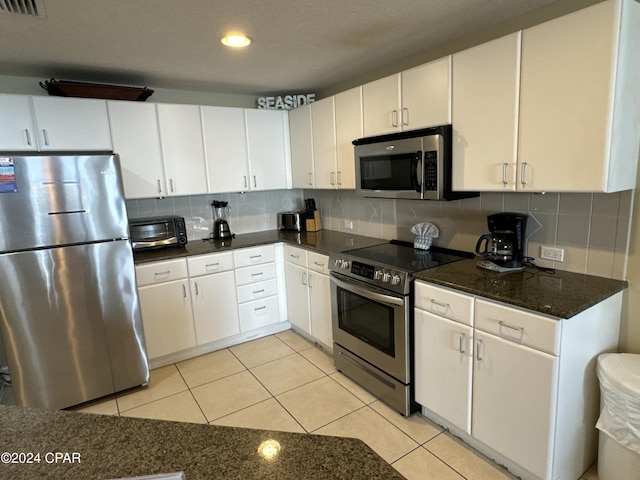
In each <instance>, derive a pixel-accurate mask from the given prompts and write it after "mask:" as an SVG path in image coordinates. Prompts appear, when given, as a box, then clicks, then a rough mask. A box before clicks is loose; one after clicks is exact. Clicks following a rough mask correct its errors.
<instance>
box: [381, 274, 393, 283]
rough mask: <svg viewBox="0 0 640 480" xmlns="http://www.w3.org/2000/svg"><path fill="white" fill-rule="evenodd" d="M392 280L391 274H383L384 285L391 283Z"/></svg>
mask: <svg viewBox="0 0 640 480" xmlns="http://www.w3.org/2000/svg"><path fill="white" fill-rule="evenodd" d="M390 280H391V274H390V273H389V272H384V273H383V274H382V283H389V281H390Z"/></svg>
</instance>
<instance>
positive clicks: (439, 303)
mask: <svg viewBox="0 0 640 480" xmlns="http://www.w3.org/2000/svg"><path fill="white" fill-rule="evenodd" d="M431 306H432V307H433V306H436V307H440V308H441V309H444V310H445V311H447V310H449V307H450V306H451V305H449V304H448V303H441V302H438V301H436V300H434V299H433V298H432V299H431Z"/></svg>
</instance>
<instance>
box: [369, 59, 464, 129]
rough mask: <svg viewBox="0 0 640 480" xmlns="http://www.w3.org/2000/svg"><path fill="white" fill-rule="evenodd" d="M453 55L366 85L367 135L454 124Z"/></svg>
mask: <svg viewBox="0 0 640 480" xmlns="http://www.w3.org/2000/svg"><path fill="white" fill-rule="evenodd" d="M450 72H451V57H450V56H447V57H443V58H440V59H438V60H435V61H433V62H429V63H426V64H424V65H420V66H418V67H415V68H412V69H410V70H405V71H404V72H402V73H397V74H394V75H389V76H388V77H384V78H381V79H379V80H375V81H373V82H370V83H367V84H365V85H363V87H362V89H363V90H362V98H363V111H364V135H365V136H367V137H370V136H374V135H382V134H386V133H393V132H399V131H403V130H415V129H419V128H425V127H433V126H436V125H444V124H449V123H451V75H450Z"/></svg>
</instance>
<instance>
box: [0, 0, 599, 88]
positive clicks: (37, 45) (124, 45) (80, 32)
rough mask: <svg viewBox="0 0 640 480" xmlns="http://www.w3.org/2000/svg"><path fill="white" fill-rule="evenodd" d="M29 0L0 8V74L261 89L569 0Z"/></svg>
mask: <svg viewBox="0 0 640 480" xmlns="http://www.w3.org/2000/svg"><path fill="white" fill-rule="evenodd" d="M4 1H9V2H10V1H17V0H4ZM38 1H42V2H43V3H44V11H45V17H44V18H34V17H30V16H26V15H19V14H14V13H0V36H1V37H2V42H1V45H2V48H1V49H0V75H15V76H28V77H41V78H42V80H45V79H49V78H56V79H64V80H78V81H95V82H105V83H119V84H128V85H137V86H149V87H152V88H154V87H155V88H177V89H184V90H199V91H212V92H221V93H239V94H247V95H256V94H258V95H266V94H277V93H283V92H286V93H312V92H318V91H322V90H330V89H331V88H332V87H335V86H337V85H341V84H348V83H349V82H352V83H354V85H357V84H359V83H364V82H362V79H365V78H366V77H367V75H369V76H370V75H371V72H375V71H380V72H384V71H385V68H386V69H387V70H388V69H389V68H391V67H392V66H394V65H396V64H399V62H400V61H401V60H405V61H406V59H411V58H418V57H419V56H420V54H421V53H424V52H427V51H429V50H430V49H434V48H437V47H442V45H446V44H451V42H454V41H455V40H456V39H460V38H463V37H466V36H469V35H470V34H472V33H474V32H482V31H483V30H487V29H490V28H492V27H494V26H495V25H499V24H501V23H505V22H508V21H509V20H510V19H514V18H520V16H522V15H525V14H527V13H528V12H531V11H532V10H534V9H537V8H539V7H542V6H544V5H547V4H551V3H554V4H559V3H565V4H571V3H576V2H578V3H579V1H580V0H557V1H555V2H554V1H553V0H293V1H292V0H225V1H222V0H182V1H176V0H82V1H78V0H38ZM582 3H584V2H582ZM591 3H593V2H591ZM525 16H526V15H525ZM233 31H242V32H244V33H246V34H247V35H249V36H251V37H252V38H253V40H254V43H253V45H251V46H250V47H249V48H247V49H244V50H230V49H228V48H226V47H223V46H222V45H221V44H220V42H219V38H220V37H221V36H222V35H224V34H225V33H228V32H233ZM419 63H421V62H416V63H415V64H419ZM392 71H393V70H389V73H391V72H392ZM380 76H382V75H380ZM356 82H358V83H356Z"/></svg>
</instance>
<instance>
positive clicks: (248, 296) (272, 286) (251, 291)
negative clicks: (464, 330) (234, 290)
mask: <svg viewBox="0 0 640 480" xmlns="http://www.w3.org/2000/svg"><path fill="white" fill-rule="evenodd" d="M277 294H278V282H277V281H276V279H275V278H274V279H271V280H267V281H266V282H259V283H252V284H249V285H243V286H242V287H238V303H244V302H251V301H253V300H259V299H261V298H265V297H270V296H272V295H277Z"/></svg>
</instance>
